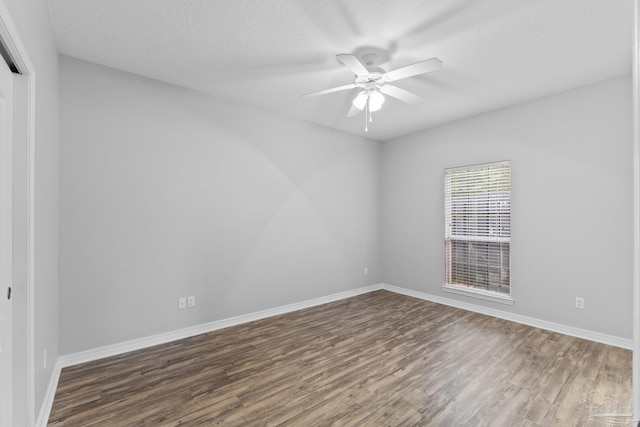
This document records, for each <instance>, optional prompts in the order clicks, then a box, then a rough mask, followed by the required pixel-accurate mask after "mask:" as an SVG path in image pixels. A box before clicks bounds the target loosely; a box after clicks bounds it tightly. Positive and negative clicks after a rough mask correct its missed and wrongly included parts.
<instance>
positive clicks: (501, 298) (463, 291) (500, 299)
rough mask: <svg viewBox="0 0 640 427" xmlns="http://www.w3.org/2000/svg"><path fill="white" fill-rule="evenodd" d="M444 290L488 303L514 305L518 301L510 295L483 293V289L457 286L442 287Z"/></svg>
mask: <svg viewBox="0 0 640 427" xmlns="http://www.w3.org/2000/svg"><path fill="white" fill-rule="evenodd" d="M442 290H443V291H445V292H450V293H452V294H458V295H464V296H467V297H471V298H478V299H483V300H487V301H493V302H497V303H500V304H506V305H513V304H515V302H516V300H514V299H513V298H511V297H510V296H509V295H501V294H499V293H497V292H490V291H483V290H482V289H473V288H466V287H464V286H456V285H442Z"/></svg>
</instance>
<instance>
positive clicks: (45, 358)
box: [42, 348, 47, 370]
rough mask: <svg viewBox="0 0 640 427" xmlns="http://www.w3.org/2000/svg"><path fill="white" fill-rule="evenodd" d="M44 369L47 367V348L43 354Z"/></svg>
mask: <svg viewBox="0 0 640 427" xmlns="http://www.w3.org/2000/svg"><path fill="white" fill-rule="evenodd" d="M42 369H43V370H45V369H47V349H46V348H45V349H44V353H43V354H42Z"/></svg>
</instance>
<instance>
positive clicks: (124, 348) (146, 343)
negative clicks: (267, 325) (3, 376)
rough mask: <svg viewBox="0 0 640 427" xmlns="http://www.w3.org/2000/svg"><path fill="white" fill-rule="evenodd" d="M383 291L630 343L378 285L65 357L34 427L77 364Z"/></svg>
mask: <svg viewBox="0 0 640 427" xmlns="http://www.w3.org/2000/svg"><path fill="white" fill-rule="evenodd" d="M380 289H385V290H387V291H390V292H395V293H398V294H402V295H408V296H412V297H415V298H420V299H423V300H427V301H431V302H435V303H438V304H444V305H448V306H451V307H456V308H461V309H463V310H468V311H473V312H476V313H481V314H486V315H489V316H493V317H498V318H500V319H505V320H509V321H512V322H516V323H522V324H524V325H529V326H533V327H536V328H541V329H546V330H549V331H553V332H559V333H561V334H565V335H570V336H574V337H577V338H583V339H587V340H591V341H596V342H600V343H603V344H608V345H613V346H616V347H621V348H625V349H631V348H632V347H633V342H632V340H630V339H626V338H620V337H616V336H612V335H607V334H601V333H599V332H593V331H588V330H586V329H580V328H574V327H572V326H567V325H561V324H559V323H553V322H548V321H545V320H540V319H535V318H533V317H527V316H522V315H519V314H513V313H509V312H506V311H502V310H496V309H493V308H488V307H483V306H479V305H475V304H470V303H466V302H462V301H457V300H454V299H450V298H444V297H440V296H436V295H431V294H427V293H424V292H420V291H414V290H412V289H406V288H400V287H397V286H392V285H388V284H383V283H381V284H377V285H372V286H367V287H363V288H358V289H353V290H349V291H345V292H340V293H337V294H332V295H328V296H325V297H320V298H314V299H311V300H307V301H302V302H298V303H294V304H288V305H284V306H281V307H276V308H272V309H268V310H263V311H258V312H255V313H249V314H245V315H242V316H236V317H231V318H229V319H223V320H218V321H215V322H209V323H203V324H201V325H195V326H191V327H188V328H184V329H178V330H175V331H169V332H165V333H162V334H157V335H152V336H149V337H145V338H139V339H135V340H131V341H126V342H122V343H118V344H113V345H108V346H104V347H99V348H95V349H91V350H86V351H82V352H78V353H73V354H67V355H63V356H60V357H58V359H57V360H56V363H55V366H54V368H53V373H52V374H51V379H50V380H49V386H48V387H47V391H46V394H45V397H44V401H43V403H42V407H41V409H40V413H39V416H38V420H37V421H36V427H46V425H47V421H48V419H49V414H50V413H51V407H52V405H53V398H54V396H55V392H56V388H57V386H58V380H59V379H60V371H61V370H62V368H64V367H67V366H72V365H77V364H80V363H85V362H91V361H93V360H98V359H102V358H104V357H109V356H115V355H117V354H122V353H126V352H129V351H134V350H139V349H142V348H146V347H151V346H154V345H158V344H165V343H167V342H171V341H175V340H179V339H183V338H187V337H191V336H194V335H199V334H203V333H207V332H211V331H215V330H218V329H222V328H228V327H230V326H235V325H240V324H242V323H247V322H252V321H254V320H260V319H264V318H267V317H271V316H277V315H279V314H285V313H289V312H292V311H296V310H302V309H305V308H309V307H314V306H316V305H320V304H326V303H328V302H333V301H338V300H341V299H345V298H350V297H353V296H357V295H361V294H365V293H368V292H373V291H377V290H380Z"/></svg>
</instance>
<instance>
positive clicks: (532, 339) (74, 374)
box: [49, 291, 631, 427]
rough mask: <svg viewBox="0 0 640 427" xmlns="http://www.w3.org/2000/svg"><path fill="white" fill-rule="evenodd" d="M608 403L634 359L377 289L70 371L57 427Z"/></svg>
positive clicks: (549, 415) (417, 422) (442, 413)
mask: <svg viewBox="0 0 640 427" xmlns="http://www.w3.org/2000/svg"><path fill="white" fill-rule="evenodd" d="M606 399H610V402H616V403H618V404H620V405H622V406H624V407H628V405H629V404H630V400H631V352H630V351H628V350H623V349H620V348H617V347H611V346H607V345H604V344H598V343H594V342H591V341H586V340H581V339H578V338H573V337H569V336H566V335H562V334H558V333H553V332H549V331H545V330H541V329H537V328H533V327H529V326H524V325H520V324H517V323H512V322H508V321H505V320H501V319H497V318H493V317H489V316H484V315H480V314H477V313H472V312H468V311H464V310H460V309H455V308H451V307H448V306H444V305H440V304H435V303H431V302H427V301H423V300H420V299H415V298H411V297H407V296H403V295H398V294H395V293H391V292H387V291H377V292H372V293H369V294H364V295H360V296H357V297H353V298H349V299H346V300H341V301H337V302H332V303H329V304H324V305H321V306H317V307H313V308H309V309H305V310H301V311H297V312H293V313H289V314H285V315H281V316H276V317H271V318H268V319H263V320H259V321H255V322H251V323H247V324H243V325H239V326H234V327H230V328H226V329H222V330H219V331H215V332H210V333H207V334H203V335H198V336H195V337H191V338H187V339H183V340H180V341H175V342H171V343H168V344H163V345H158V346H155V347H151V348H147V349H144V350H139V351H134V352H130V353H126V354H122V355H118V356H113V357H109V358H105V359H102V360H98V361H94V362H89V363H85V364H81V365H76V366H72V367H69V368H64V369H63V370H62V373H61V376H60V381H59V384H58V389H57V392H56V395H55V400H54V404H53V408H52V412H51V416H50V418H49V426H83V427H84V426H143V425H149V426H177V425H182V426H277V425H283V426H305V427H307V426H328V425H335V426H485V425H486V426H508V427H511V426H552V425H557V426H563V427H564V426H582V425H606V424H598V421H599V420H597V419H593V418H590V414H591V413H595V412H597V411H598V407H597V405H599V404H605V403H606ZM582 400H584V401H582ZM581 401H582V402H581ZM620 410H621V409H620ZM617 421H620V419H617Z"/></svg>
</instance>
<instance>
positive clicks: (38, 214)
mask: <svg viewBox="0 0 640 427" xmlns="http://www.w3.org/2000/svg"><path fill="white" fill-rule="evenodd" d="M5 3H6V5H7V8H8V9H9V12H10V14H11V18H12V20H13V21H14V24H15V25H16V28H17V30H18V32H19V34H20V38H21V40H22V42H23V43H24V46H25V48H26V51H27V54H28V56H29V58H30V60H31V62H32V63H33V66H34V67H35V72H36V78H35V87H36V100H35V102H36V103H35V106H36V112H35V154H34V155H35V179H34V185H35V195H34V197H35V200H34V202H35V236H34V238H35V248H34V249H35V259H34V263H35V265H34V269H35V272H34V273H35V275H34V278H33V280H34V298H35V300H34V304H35V313H34V334H35V336H34V340H35V342H34V346H35V354H34V359H35V360H34V365H35V366H34V372H35V379H34V381H35V384H34V394H35V412H36V413H35V414H32V415H33V416H36V415H37V413H38V412H39V410H40V407H41V405H42V401H43V398H44V394H45V392H46V389H47V386H48V384H49V379H50V377H51V373H52V368H53V365H54V361H55V360H56V358H57V355H58V56H57V50H56V47H55V41H54V38H53V33H52V31H51V27H50V23H49V14H48V10H47V7H46V4H45V2H43V1H41V0H5ZM22 142H23V143H24V140H22ZM19 148H21V149H22V150H16V157H15V158H14V159H15V160H17V161H18V163H17V169H16V171H18V170H21V171H22V172H24V163H22V162H23V161H24V160H25V158H24V155H25V152H24V150H23V149H24V147H19ZM18 178H19V179H18V180H17V181H16V187H15V188H16V189H17V190H18V191H24V189H25V186H26V183H25V181H24V176H22V177H18ZM14 200H15V201H16V202H17V203H16V206H15V208H16V211H15V213H16V215H17V216H16V233H17V235H18V236H19V239H23V238H24V232H25V229H24V227H25V226H26V219H25V218H24V215H25V214H26V213H25V210H24V208H25V199H24V194H17V195H16V198H15V199H14ZM14 250H16V251H18V252H21V251H24V241H19V242H17V244H16V246H14ZM22 256H23V254H20V255H19V256H18V257H17V259H20V260H23V258H22ZM16 267H17V269H16V282H15V283H14V286H15V292H14V296H15V299H14V311H13V312H14V318H15V323H14V331H13V336H14V337H15V345H14V349H13V350H14V354H15V356H16V361H15V363H16V365H15V366H14V373H15V378H16V380H17V381H18V383H17V384H16V388H15V390H14V391H15V396H14V398H15V405H16V406H15V411H14V421H15V422H14V424H15V425H16V426H20V425H26V422H27V420H26V414H27V412H26V410H25V409H26V384H25V383H24V382H25V381H27V379H26V378H27V373H26V369H27V363H26V348H25V347H26V345H27V340H26V336H27V318H26V316H27V314H26V310H27V304H28V301H27V298H26V280H25V278H26V276H25V271H24V265H20V266H16ZM44 349H47V353H48V365H47V368H46V369H43V353H44Z"/></svg>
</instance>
